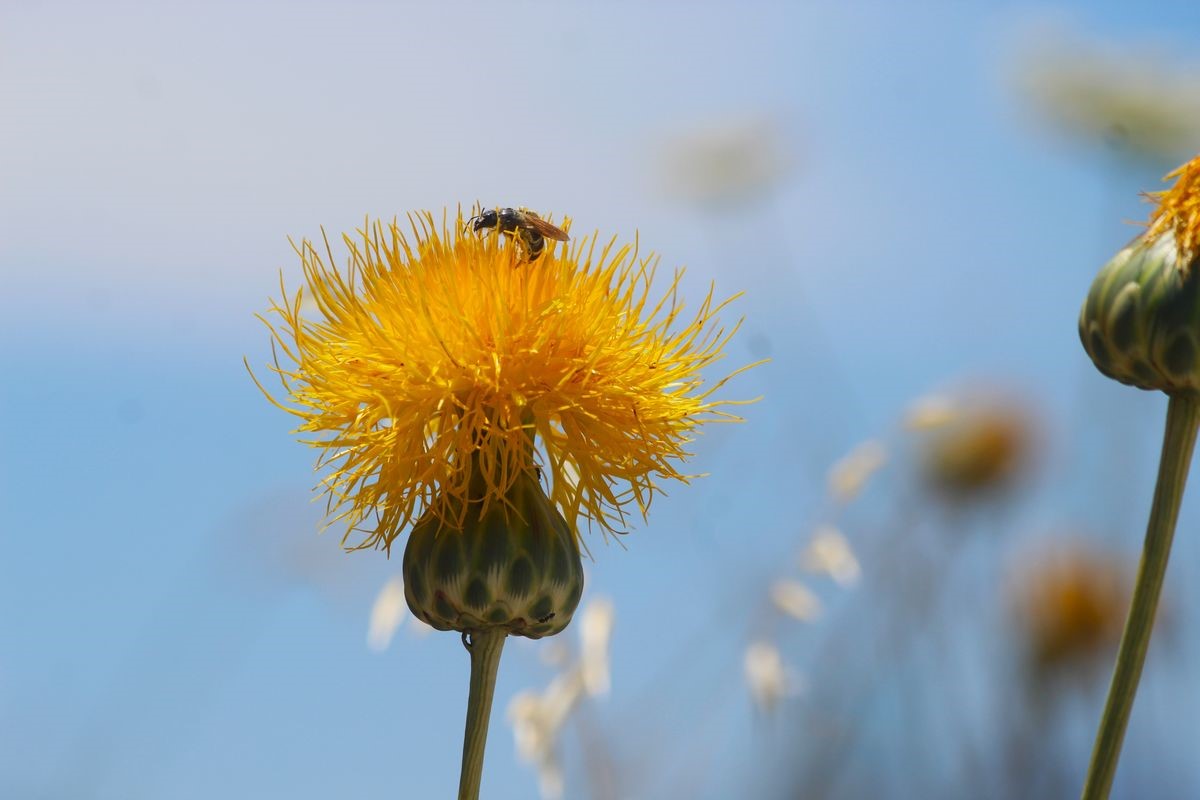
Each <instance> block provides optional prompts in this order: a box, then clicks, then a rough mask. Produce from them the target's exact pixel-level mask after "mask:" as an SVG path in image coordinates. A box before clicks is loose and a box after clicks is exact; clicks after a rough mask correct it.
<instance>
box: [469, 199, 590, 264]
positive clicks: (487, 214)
mask: <svg viewBox="0 0 1200 800" xmlns="http://www.w3.org/2000/svg"><path fill="white" fill-rule="evenodd" d="M467 227H468V228H470V229H471V230H473V231H475V232H476V233H478V232H479V231H483V230H490V229H492V228H495V229H496V230H497V231H499V232H500V233H503V234H504V235H505V236H509V237H512V238H515V239H516V240H517V244H518V245H519V247H520V250H521V253H522V254H523V255H524V257H525V260H526V261H534V260H536V259H537V258H538V257H539V256H540V255H541V254H542V253H543V252H544V251H545V249H546V240H547V239H553V240H554V241H556V242H567V241H570V239H571V237H569V236H567V232H566V231H564V230H563V229H562V228H558V227H555V226H554V225H551V224H550V223H549V222H546V220H544V219H542V218H541V217H539V216H538V215H537V214H535V213H533V212H532V211H529V210H527V209H524V208H499V209H497V208H489V209H488V210H486V211H484V212H483V213H481V214H477V215H475V216H474V217H471V218H470V219H469V220H467Z"/></svg>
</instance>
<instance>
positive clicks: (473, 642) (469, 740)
mask: <svg viewBox="0 0 1200 800" xmlns="http://www.w3.org/2000/svg"><path fill="white" fill-rule="evenodd" d="M507 635H508V634H507V633H505V632H504V631H503V630H498V629H494V628H493V629H491V630H485V631H473V632H471V633H470V634H463V644H465V645H466V647H467V651H468V652H469V653H470V654H471V692H470V694H469V695H468V697H467V730H466V734H465V735H464V736H463V755H462V773H461V774H460V775H459V778H458V800H479V784H480V781H481V780H482V779H483V751H484V748H485V747H486V746H487V734H488V721H489V720H490V719H491V716H492V694H493V693H494V692H495V689H496V671H497V670H498V669H499V668H500V653H501V651H502V650H503V649H504V639H505V637H506V636H507ZM468 636H469V637H470V639H469V640H468V638H467V637H468Z"/></svg>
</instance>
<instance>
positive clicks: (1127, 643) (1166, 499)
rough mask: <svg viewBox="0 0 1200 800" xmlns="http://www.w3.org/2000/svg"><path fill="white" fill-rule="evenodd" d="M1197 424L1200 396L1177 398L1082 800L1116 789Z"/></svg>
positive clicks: (1094, 799)
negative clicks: (1113, 784)
mask: <svg viewBox="0 0 1200 800" xmlns="http://www.w3.org/2000/svg"><path fill="white" fill-rule="evenodd" d="M1197 427H1200V398H1197V397H1189V396H1183V395H1179V396H1174V397H1172V398H1171V401H1170V403H1169V404H1168V405H1167V429H1166V432H1165V433H1164V434H1163V448H1162V456H1161V457H1160V459H1159V462H1158V484H1157V485H1156V486H1155V487H1154V504H1153V505H1152V506H1151V508H1150V521H1149V523H1147V525H1146V541H1145V544H1144V545H1143V546H1142V563H1141V564H1140V565H1139V566H1138V574H1137V583H1136V584H1135V585H1134V587H1133V600H1132V602H1131V603H1130V605H1129V617H1128V618H1127V619H1126V620H1125V632H1124V633H1123V634H1122V635H1121V648H1120V650H1118V651H1117V666H1116V669H1115V670H1114V671H1113V678H1112V684H1111V685H1110V686H1109V688H1108V700H1107V701H1106V702H1105V705H1104V716H1103V717H1102V718H1101V719H1100V729H1099V730H1098V731H1097V732H1096V746H1095V748H1094V749H1093V750H1092V762H1091V764H1090V765H1089V766H1088V774H1087V781H1086V782H1085V783H1084V786H1083V795H1082V797H1083V800H1103V799H1104V798H1107V797H1108V793H1109V792H1110V791H1111V790H1112V782H1113V776H1114V775H1115V774H1116V772H1117V759H1118V758H1120V755H1121V742H1122V741H1123V740H1124V738H1125V726H1126V725H1127V724H1128V722H1129V712H1130V710H1131V709H1132V708H1133V697H1134V695H1135V694H1136V693H1137V687H1138V681H1139V680H1140V679H1141V676H1142V665H1143V664H1145V662H1146V648H1147V647H1148V646H1149V645H1150V633H1151V631H1152V630H1153V628H1154V616H1155V611H1156V610H1157V608H1158V596H1159V594H1160V592H1161V590H1162V584H1163V575H1164V574H1165V573H1166V571H1167V559H1168V557H1169V556H1170V555H1171V539H1172V537H1173V536H1174V535H1175V521H1176V519H1177V518H1178V517H1179V504H1180V502H1181V501H1182V500H1183V487H1184V485H1185V484H1186V483H1187V475H1188V467H1189V466H1190V465H1191V463H1192V448H1193V447H1194V446H1195V444H1196V429H1197Z"/></svg>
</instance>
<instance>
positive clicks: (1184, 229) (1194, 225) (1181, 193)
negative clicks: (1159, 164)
mask: <svg viewBox="0 0 1200 800" xmlns="http://www.w3.org/2000/svg"><path fill="white" fill-rule="evenodd" d="M1171 178H1176V181H1175V185H1174V186H1172V187H1171V188H1170V189H1168V190H1166V191H1165V192H1153V193H1151V195H1150V197H1151V199H1153V200H1154V201H1156V202H1157V203H1158V206H1157V207H1156V208H1155V209H1154V211H1152V212H1151V213H1150V229H1149V230H1148V231H1147V232H1146V238H1148V239H1154V238H1157V237H1158V236H1160V235H1161V234H1163V233H1165V232H1166V231H1168V230H1169V231H1172V232H1173V233H1174V234H1175V245H1176V247H1177V248H1178V249H1179V254H1180V258H1179V260H1178V263H1179V264H1180V266H1181V268H1183V269H1185V270H1186V269H1187V268H1188V267H1189V266H1190V265H1191V263H1192V260H1193V259H1194V258H1195V257H1196V254H1197V251H1198V250H1200V156H1197V157H1196V158H1193V159H1192V160H1191V161H1189V162H1188V163H1186V164H1184V165H1183V166H1181V167H1179V168H1177V169H1176V170H1174V171H1173V172H1171V173H1169V174H1168V175H1167V177H1166V178H1165V179H1164V180H1169V179H1171Z"/></svg>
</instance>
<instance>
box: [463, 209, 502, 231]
mask: <svg viewBox="0 0 1200 800" xmlns="http://www.w3.org/2000/svg"><path fill="white" fill-rule="evenodd" d="M496 222H497V215H496V209H494V208H489V209H488V210H486V211H484V212H483V213H481V214H478V215H477V216H474V217H471V219H470V220H468V221H467V225H468V226H469V227H470V228H471V230H473V231H475V232H477V233H478V232H479V231H482V230H486V229H488V228H494V227H496Z"/></svg>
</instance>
